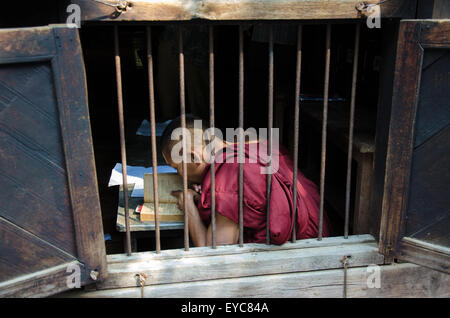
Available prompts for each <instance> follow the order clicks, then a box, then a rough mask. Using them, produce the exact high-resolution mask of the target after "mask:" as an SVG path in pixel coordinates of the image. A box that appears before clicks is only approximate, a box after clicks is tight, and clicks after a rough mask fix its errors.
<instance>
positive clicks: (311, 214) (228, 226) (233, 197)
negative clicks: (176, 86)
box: [161, 115, 331, 246]
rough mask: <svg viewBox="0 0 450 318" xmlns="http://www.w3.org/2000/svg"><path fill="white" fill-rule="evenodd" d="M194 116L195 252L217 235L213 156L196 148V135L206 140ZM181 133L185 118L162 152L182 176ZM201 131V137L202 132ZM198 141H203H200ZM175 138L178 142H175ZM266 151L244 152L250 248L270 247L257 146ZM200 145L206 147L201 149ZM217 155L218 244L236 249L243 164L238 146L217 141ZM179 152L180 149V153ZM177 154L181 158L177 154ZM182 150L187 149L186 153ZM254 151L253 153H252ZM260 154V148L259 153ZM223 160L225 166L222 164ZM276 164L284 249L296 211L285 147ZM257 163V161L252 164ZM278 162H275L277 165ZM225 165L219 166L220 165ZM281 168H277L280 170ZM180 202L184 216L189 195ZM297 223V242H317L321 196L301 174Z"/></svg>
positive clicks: (190, 163)
mask: <svg viewBox="0 0 450 318" xmlns="http://www.w3.org/2000/svg"><path fill="white" fill-rule="evenodd" d="M194 120H198V118H195V117H193V116H190V115H187V116H186V128H187V130H189V132H190V135H191V137H192V138H191V140H190V142H187V143H190V146H189V145H188V147H187V153H186V158H187V159H188V160H187V163H186V173H187V179H188V182H189V183H190V184H191V185H192V186H193V187H194V189H195V190H192V189H188V192H187V206H186V211H184V212H185V213H188V217H189V233H190V235H191V239H192V242H193V243H194V245H195V246H209V245H212V232H211V169H210V167H211V165H210V164H209V162H211V161H210V160H211V156H210V155H209V154H208V152H204V151H203V150H204V147H205V142H204V141H203V139H202V140H201V141H198V140H197V144H196V143H195V142H194V140H193V139H194V138H193V136H194V133H197V134H198V135H200V136H202V135H203V133H204V131H205V127H204V126H200V128H195V127H194ZM179 127H181V118H176V119H174V120H173V121H172V122H171V123H170V124H169V126H168V127H167V128H166V129H165V131H164V133H163V136H162V138H161V150H162V154H163V156H164V159H165V160H166V162H167V163H168V164H169V165H170V166H172V167H174V168H175V169H177V171H178V173H179V174H180V175H182V173H183V172H182V163H181V162H180V160H179V159H178V160H174V153H175V156H176V155H181V154H182V150H181V151H179V150H180V144H182V143H181V140H182V138H181V136H180V135H179V134H175V136H172V133H173V132H174V131H175V130H176V129H177V128H179ZM196 129H197V130H198V131H196ZM198 135H197V136H198ZM172 138H173V139H172ZM255 142H256V146H257V147H263V148H264V149H266V142H265V141H257V140H256V141H250V142H246V143H245V146H244V153H245V162H244V164H243V170H244V200H243V225H244V233H243V238H244V242H246V243H265V242H266V224H267V221H266V218H267V215H266V203H267V202H266V200H267V198H266V184H267V179H266V178H267V175H266V174H264V173H263V172H262V171H264V169H265V168H267V155H264V153H267V152H266V150H264V151H261V152H258V153H255V151H253V150H254V149H255V148H252V146H255V144H252V143H255ZM199 144H200V147H198V146H199ZM209 146H211V144H210V145H209ZM213 146H214V148H213V149H216V150H217V149H218V151H216V152H215V157H216V161H215V173H216V174H215V190H216V192H215V202H216V243H217V244H218V245H223V244H236V243H237V242H238V239H239V225H238V224H239V207H238V206H239V197H238V193H239V192H238V191H239V190H238V189H239V181H238V178H239V177H238V175H239V163H238V160H237V158H238V154H239V152H238V144H237V143H233V142H228V141H226V140H223V139H220V138H218V136H216V137H215V139H214V144H213ZM175 147H177V148H176V149H175ZM277 148H279V149H277ZM174 149H175V150H176V151H175V152H174V151H173V150H174ZM181 149H182V148H181ZM252 149H253V150H252ZM258 149H259V148H258ZM217 158H220V159H222V160H217ZM273 158H276V159H277V160H278V163H277V170H276V171H275V170H273V172H274V173H273V174H272V183H271V200H270V220H269V230H270V241H271V244H283V243H285V242H286V241H288V240H289V239H290V238H291V235H292V234H291V233H292V229H293V225H294V211H293V187H292V182H293V164H292V161H291V159H290V158H289V156H288V154H287V152H286V150H285V149H282V147H281V146H279V147H275V148H274V149H273ZM251 159H252V160H251ZM273 160H274V159H272V161H273ZM218 161H219V162H218ZM274 166H275V165H274ZM172 195H173V196H175V197H177V198H178V207H179V208H180V209H181V210H183V209H184V203H183V191H179V190H178V191H172ZM296 210H297V211H296V212H295V213H297V222H296V226H295V229H296V238H297V239H305V238H315V237H317V236H318V224H319V193H318V191H317V187H316V185H315V184H314V183H312V182H311V181H310V180H308V179H307V178H306V177H304V176H303V175H302V174H301V172H300V171H298V181H297V209H296ZM322 234H323V236H324V237H326V236H330V234H331V233H330V227H329V221H328V218H327V216H326V215H325V213H324V215H323V232H322Z"/></svg>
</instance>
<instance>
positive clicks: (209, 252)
mask: <svg viewBox="0 0 450 318" xmlns="http://www.w3.org/2000/svg"><path fill="white" fill-rule="evenodd" d="M374 242H375V240H374V238H373V236H371V235H351V236H349V237H348V238H347V239H344V237H343V236H335V237H324V238H323V239H322V240H321V241H319V240H317V239H306V240H298V241H297V242H295V243H291V242H286V243H285V244H283V245H266V244H255V243H249V244H245V245H244V246H243V247H239V246H236V245H219V246H217V248H215V249H213V248H211V247H196V248H193V249H191V250H189V251H188V252H186V251H184V250H179V249H172V250H162V251H161V253H159V254H157V253H155V252H141V253H134V254H132V255H131V256H127V255H126V254H114V255H108V256H107V259H108V264H114V263H128V262H151V261H153V260H164V259H165V260H168V259H181V258H192V257H194V258H195V257H208V256H217V255H218V256H220V255H234V254H243V253H256V252H264V251H268V252H270V251H284V250H292V249H306V248H315V247H327V246H341V245H347V244H363V243H374Z"/></svg>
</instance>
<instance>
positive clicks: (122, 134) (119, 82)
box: [114, 25, 131, 256]
mask: <svg viewBox="0 0 450 318" xmlns="http://www.w3.org/2000/svg"><path fill="white" fill-rule="evenodd" d="M114 55H115V64H116V83H117V105H118V110H119V132H120V153H121V156H122V176H123V186H122V187H123V202H124V210H125V231H126V235H125V240H126V241H125V243H126V251H125V252H126V253H127V255H128V256H130V255H131V233H130V215H129V211H128V183H127V153H126V149H125V128H124V117H123V95H122V72H121V65H120V55H119V30H118V26H117V25H115V26H114Z"/></svg>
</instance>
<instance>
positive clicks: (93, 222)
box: [52, 25, 107, 279]
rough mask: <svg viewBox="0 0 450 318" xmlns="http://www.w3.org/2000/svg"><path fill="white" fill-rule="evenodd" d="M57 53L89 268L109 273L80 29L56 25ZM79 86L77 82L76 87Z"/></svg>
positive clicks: (73, 193) (77, 219)
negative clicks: (79, 34)
mask: <svg viewBox="0 0 450 318" xmlns="http://www.w3.org/2000/svg"><path fill="white" fill-rule="evenodd" d="M52 28H53V33H54V37H55V42H56V48H57V53H58V54H57V57H56V58H55V59H54V60H53V61H52V66H53V72H54V76H55V78H58V81H56V82H55V84H56V95H57V99H58V106H59V114H60V117H59V121H60V125H61V127H62V131H61V132H62V137H63V146H64V153H65V159H66V167H67V176H68V183H69V191H70V198H71V203H72V211H73V219H74V225H75V234H76V242H77V251H78V253H77V256H78V259H79V260H80V262H82V263H83V264H84V265H85V268H86V271H88V275H86V277H88V279H90V278H91V276H90V275H89V273H90V272H91V271H96V272H99V273H100V276H99V277H98V279H102V278H103V277H105V276H106V275H107V269H106V248H105V242H104V233H103V224H102V216H101V209H100V201H99V192H98V186H97V173H96V169H95V161H94V149H93V143H92V136H91V127H90V120H89V110H88V100H87V85H86V74H85V71H84V63H83V55H82V51H81V44H80V39H79V36H78V31H77V29H75V28H67V27H64V26H63V25H54V26H52ZM74 88H76V89H75V90H74Z"/></svg>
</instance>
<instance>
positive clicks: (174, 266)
mask: <svg viewBox="0 0 450 318" xmlns="http://www.w3.org/2000/svg"><path fill="white" fill-rule="evenodd" d="M344 256H348V257H350V258H349V267H356V266H363V265H369V264H382V263H383V256H382V255H381V254H379V253H378V248H377V244H376V243H369V244H368V243H366V244H349V245H342V246H330V247H318V248H308V249H290V250H281V251H270V252H269V251H264V252H254V253H243V254H233V255H217V256H204V257H196V258H193V257H189V258H179V259H165V260H156V259H155V260H152V261H147V262H124V263H116V264H109V266H108V278H107V279H105V280H104V281H103V282H102V283H100V284H98V285H97V287H98V288H100V289H108V288H122V287H133V286H137V285H136V275H137V274H140V273H145V274H146V275H147V277H148V279H147V280H146V285H157V284H168V283H179V282H194V281H200V280H210V279H220V278H233V277H245V276H257V275H267V274H278V273H290V272H303V271H311V270H321V269H330V268H340V267H342V262H341V261H342V259H343V257H344Z"/></svg>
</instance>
